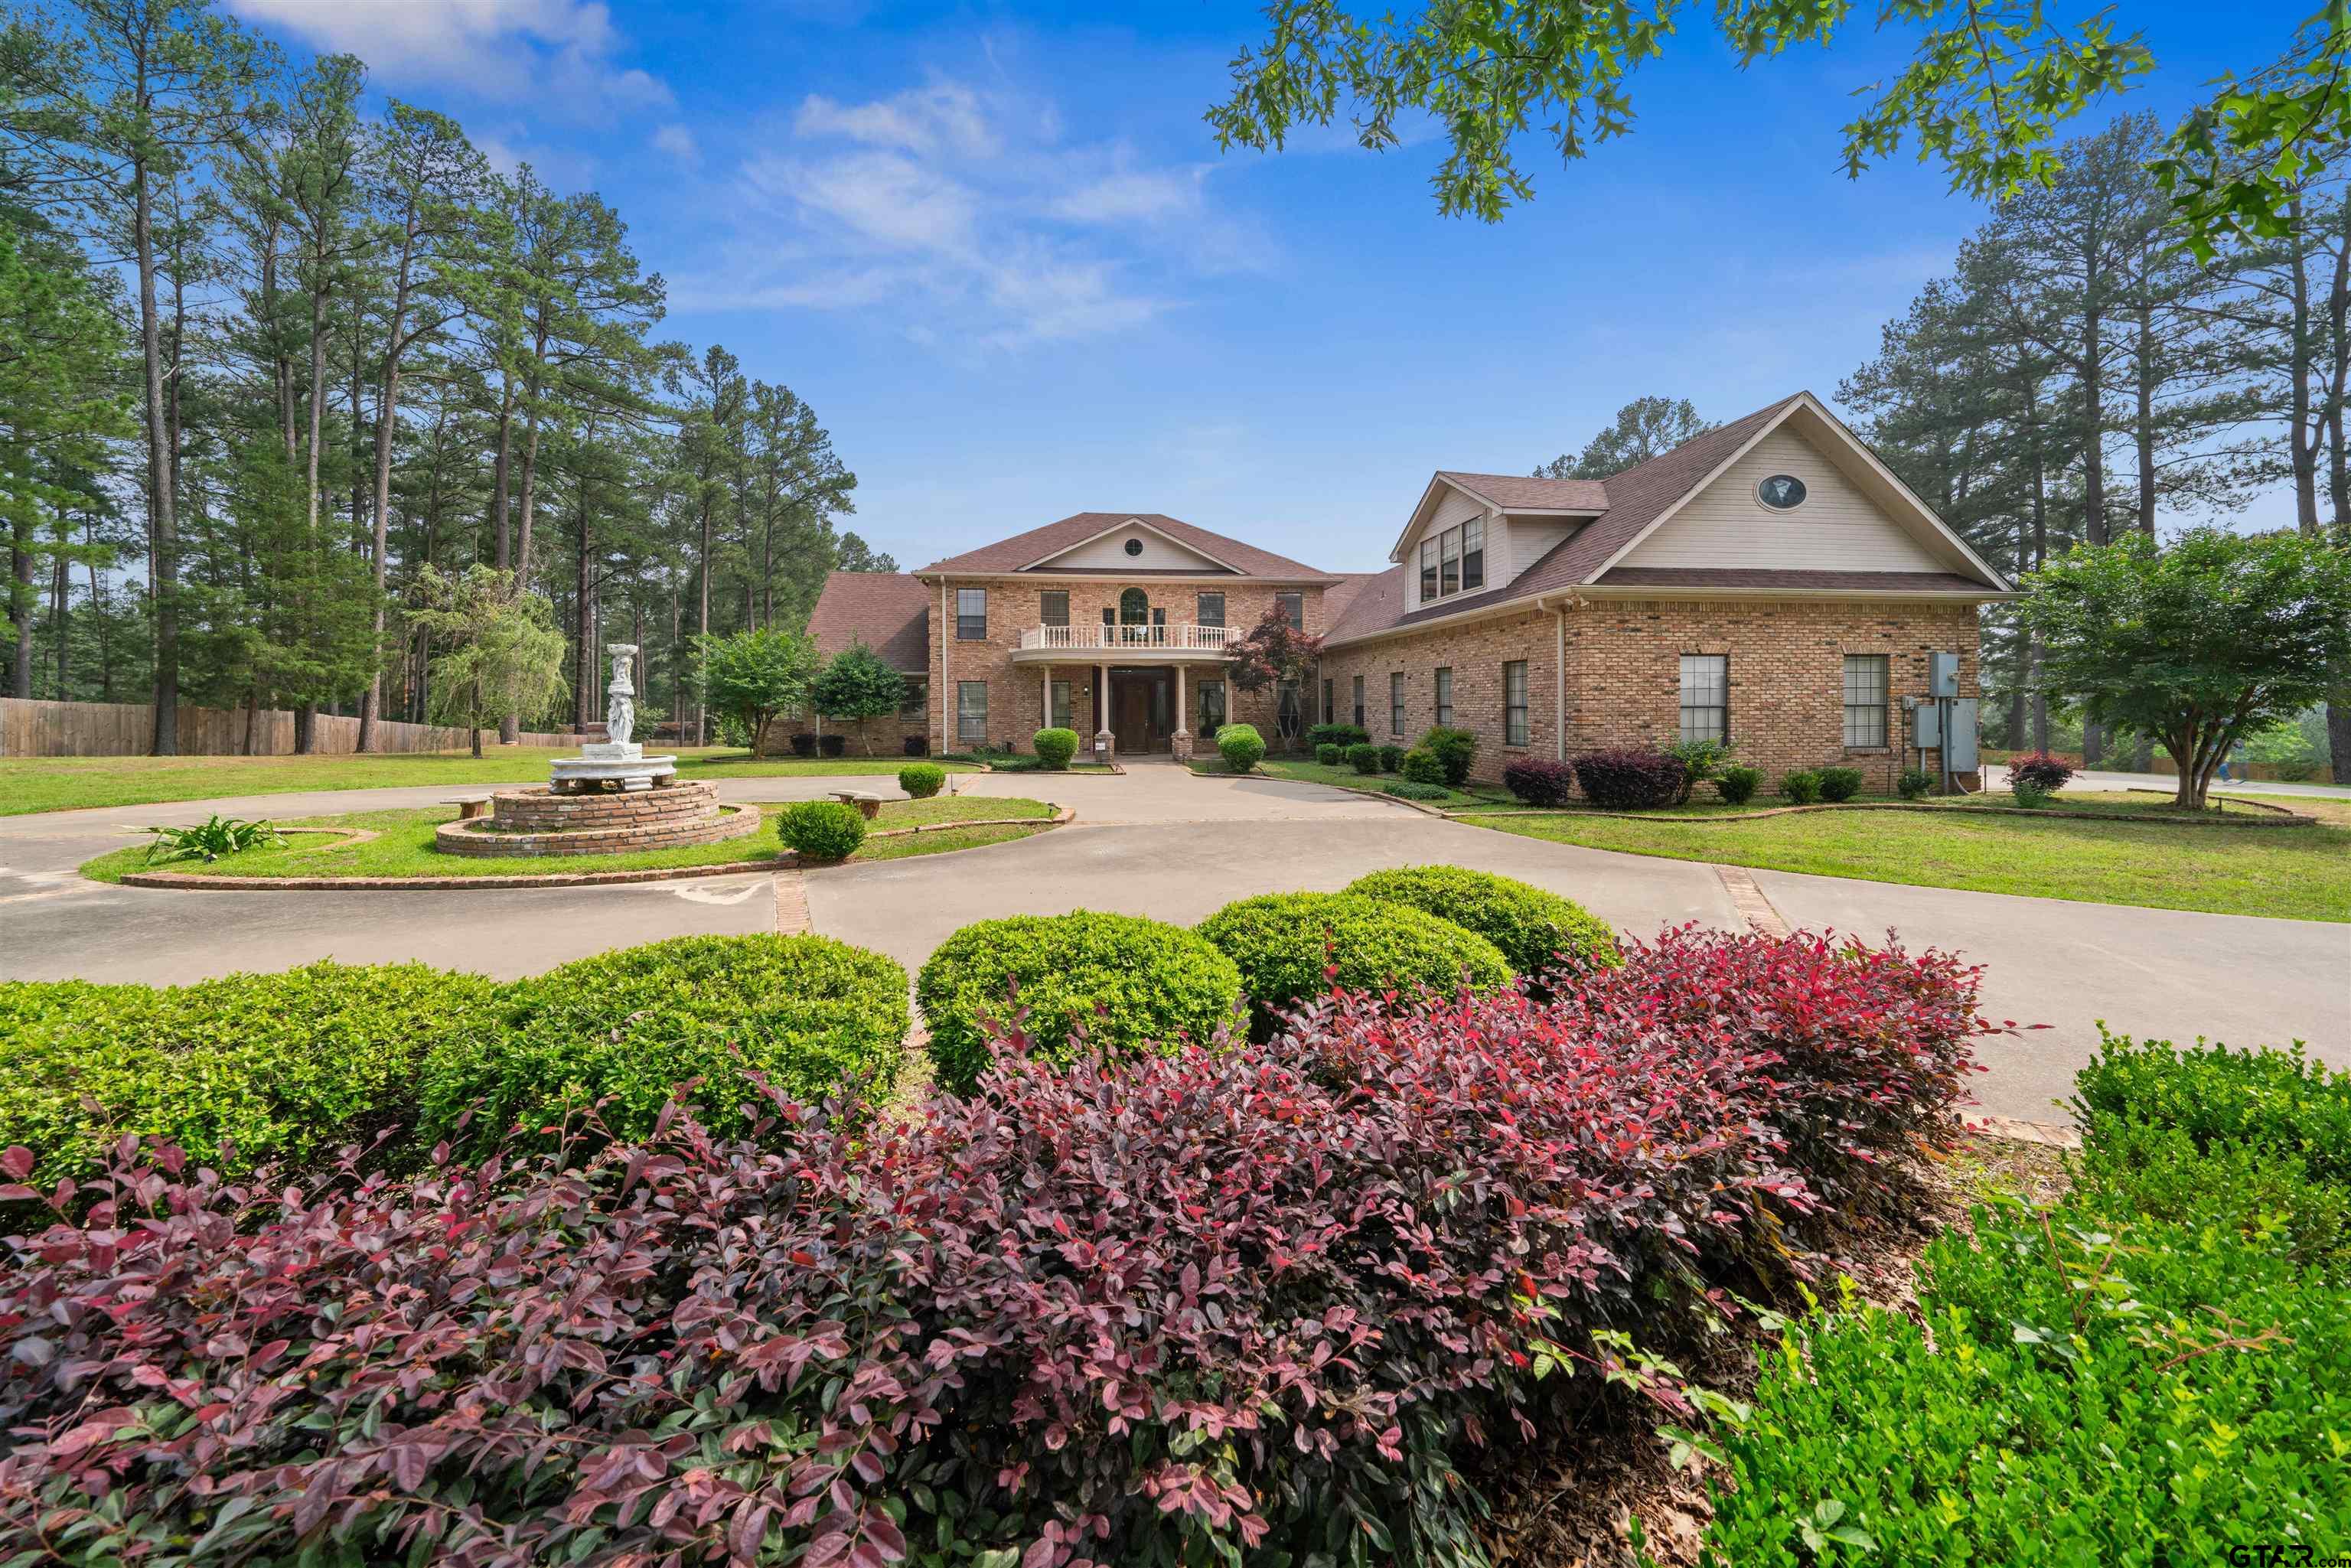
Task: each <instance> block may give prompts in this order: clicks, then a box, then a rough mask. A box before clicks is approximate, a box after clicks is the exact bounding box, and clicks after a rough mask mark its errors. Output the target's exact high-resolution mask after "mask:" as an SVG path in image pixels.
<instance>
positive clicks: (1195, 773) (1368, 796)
mask: <svg viewBox="0 0 2351 1568" xmlns="http://www.w3.org/2000/svg"><path fill="white" fill-rule="evenodd" d="M1184 771H1185V772H1186V773H1188V774H1190V775H1191V776H1192V777H1193V778H1195V779H1270V780H1272V781H1273V782H1274V783H1276V784H1311V785H1312V786H1313V787H1314V788H1315V789H1336V790H1338V791H1339V792H1340V793H1341V794H1343V795H1361V796H1362V797H1363V798H1364V800H1382V801H1385V802H1386V803H1387V804H1388V805H1391V806H1405V807H1409V808H1410V809H1411V810H1416V811H1418V812H1419V813H1420V814H1421V815H1422V816H1424V817H1449V816H1451V815H1453V813H1452V812H1451V811H1448V810H1446V809H1445V808H1444V807H1442V806H1435V805H1431V804H1430V803H1429V802H1427V801H1426V800H1405V798H1404V797H1403V796H1401V795H1391V794H1389V793H1388V792H1387V791H1386V790H1384V789H1364V788H1362V787H1361V786H1359V785H1354V784H1326V783H1324V782H1323V781H1322V779H1284V778H1283V777H1282V776H1281V775H1280V774H1279V773H1259V771H1257V770H1256V769H1255V768H1251V769H1250V770H1249V771H1248V772H1247V773H1203V772H1201V771H1200V770H1199V769H1198V768H1192V767H1188V766H1187V767H1186V768H1185V769H1184Z"/></svg>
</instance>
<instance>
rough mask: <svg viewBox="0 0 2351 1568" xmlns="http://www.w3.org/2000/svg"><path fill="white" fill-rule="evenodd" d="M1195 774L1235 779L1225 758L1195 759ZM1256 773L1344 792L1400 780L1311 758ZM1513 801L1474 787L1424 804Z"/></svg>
mask: <svg viewBox="0 0 2351 1568" xmlns="http://www.w3.org/2000/svg"><path fill="white" fill-rule="evenodd" d="M1192 771H1193V772H1195V773H1205V774H1209V775H1213V776H1217V777H1221V778H1230V777H1231V776H1232V774H1231V770H1230V769H1228V768H1226V767H1225V763H1224V759H1223V758H1220V757H1217V756H1214V755H1210V756H1207V757H1195V758H1192ZM1257 772H1258V773H1259V775H1262V776H1263V777H1265V778H1269V779H1298V780H1299V781H1300V782H1301V783H1306V784H1335V785H1337V786H1338V787H1339V788H1340V789H1379V788H1380V787H1381V786H1382V785H1385V784H1393V783H1395V781H1396V779H1397V777H1398V775H1396V774H1394V773H1358V772H1356V771H1355V770H1354V769H1353V768H1350V767H1348V766H1347V765H1346V764H1344V763H1341V764H1340V765H1339V766H1338V767H1336V768H1325V767H1323V766H1322V764H1321V763H1319V762H1316V761H1314V760H1313V759H1311V758H1307V759H1305V760H1301V759H1299V758H1293V757H1269V758H1266V759H1265V760H1264V761H1262V762H1260V763H1259V764H1258V765H1257ZM1509 801H1510V797H1509V796H1508V795H1506V794H1504V793H1502V792H1501V791H1500V790H1499V789H1487V788H1486V787H1484V786H1482V785H1474V784H1473V785H1472V786H1471V787H1470V788H1469V789H1466V790H1465V789H1447V791H1446V792H1445V798H1444V799H1443V800H1427V801H1424V802H1422V803H1423V804H1424V805H1430V806H1486V805H1495V804H1505V803H1508V802H1509Z"/></svg>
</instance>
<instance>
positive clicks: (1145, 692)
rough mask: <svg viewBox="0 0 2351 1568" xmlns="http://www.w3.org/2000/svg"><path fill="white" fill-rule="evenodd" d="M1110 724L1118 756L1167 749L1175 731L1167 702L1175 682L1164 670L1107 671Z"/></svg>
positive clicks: (1144, 753)
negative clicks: (1108, 675) (1109, 676)
mask: <svg viewBox="0 0 2351 1568" xmlns="http://www.w3.org/2000/svg"><path fill="white" fill-rule="evenodd" d="M1110 693H1111V702H1110V715H1111V717H1110V728H1111V733H1112V734H1113V735H1114V736H1116V737H1118V750H1119V755H1120V756H1122V757H1136V756H1144V755H1147V754H1149V753H1152V752H1155V751H1165V750H1166V749H1167V740H1168V737H1169V736H1171V735H1172V734H1174V733H1175V726H1174V724H1173V723H1172V722H1170V716H1169V706H1170V705H1171V704H1172V703H1173V702H1174V701H1175V685H1174V682H1173V680H1172V678H1171V677H1170V675H1169V674H1168V672H1166V671H1165V670H1119V671H1115V672H1113V674H1112V675H1111V682H1110Z"/></svg>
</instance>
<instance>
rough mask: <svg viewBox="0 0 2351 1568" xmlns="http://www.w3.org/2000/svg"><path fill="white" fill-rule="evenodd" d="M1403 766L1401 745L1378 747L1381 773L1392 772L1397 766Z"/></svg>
mask: <svg viewBox="0 0 2351 1568" xmlns="http://www.w3.org/2000/svg"><path fill="white" fill-rule="evenodd" d="M1403 766H1404V747H1401V746H1383V747H1380V771H1381V772H1383V773H1393V772H1395V770H1396V769H1397V768H1401V767H1403Z"/></svg>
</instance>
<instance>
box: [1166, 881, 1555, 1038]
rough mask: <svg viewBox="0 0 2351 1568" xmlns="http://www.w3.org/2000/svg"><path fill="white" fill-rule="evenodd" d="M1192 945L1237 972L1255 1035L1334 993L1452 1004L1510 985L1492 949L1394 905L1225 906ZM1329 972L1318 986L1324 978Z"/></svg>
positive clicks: (1319, 898) (1260, 902) (1329, 897)
mask: <svg viewBox="0 0 2351 1568" xmlns="http://www.w3.org/2000/svg"><path fill="white" fill-rule="evenodd" d="M1199 931H1200V935H1201V936H1205V937H1207V939H1208V940H1209V941H1210V942H1211V943H1213V944H1215V945H1216V946H1217V948H1218V950H1220V951H1221V952H1223V953H1224V955H1225V956H1227V957H1228V958H1230V959H1231V960H1232V961H1233V962H1234V963H1235V964H1237V965H1238V966H1239V967H1240V973H1241V989H1242V991H1243V993H1244V994H1245V995H1246V996H1247V997H1248V998H1249V1001H1250V1002H1251V1003H1253V1004H1254V1005H1255V1009H1256V1011H1255V1015H1254V1022H1253V1025H1252V1027H1253V1029H1254V1030H1255V1033H1256V1035H1257V1038H1259V1039H1260V1040H1262V1039H1264V1038H1266V1037H1267V1036H1268V1035H1269V1034H1270V1033H1271V1032H1272V1030H1273V1025H1274V1012H1275V1010H1276V1009H1283V1008H1287V1007H1289V1006H1290V1005H1292V1004H1293V1003H1296V1002H1298V1001H1300V1000H1301V999H1304V998H1310V997H1319V996H1321V995H1322V993H1323V992H1324V991H1325V990H1327V989H1328V988H1329V987H1330V985H1332V984H1337V985H1341V986H1344V987H1347V988H1350V989H1353V990H1364V991H1377V990H1382V989H1384V988H1387V987H1389V986H1395V987H1397V988H1401V989H1403V990H1405V991H1411V990H1413V989H1416V988H1420V987H1427V988H1431V989H1434V990H1437V991H1439V992H1442V993H1444V994H1446V995H1451V994H1452V993H1453V992H1454V991H1456V990H1457V989H1458V988H1460V987H1462V986H1463V985H1465V984H1466V985H1468V987H1469V988H1471V989H1473V990H1487V989H1491V988H1493V987H1496V986H1503V985H1508V984H1509V983H1510V963H1509V961H1508V960H1507V959H1505V958H1504V957H1503V956H1502V955H1501V953H1500V952H1499V951H1498V950H1497V949H1496V948H1495V946H1494V945H1493V944H1492V943H1491V942H1489V941H1487V940H1486V939H1485V938H1484V937H1483V936H1478V935H1477V934H1476V933H1474V932H1470V931H1467V930H1464V929H1463V928H1462V927H1460V926H1458V925H1454V924H1453V923H1452V922H1450V921H1447V920H1439V919H1438V918H1437V916H1435V915H1424V914H1422V913H1421V912H1420V911H1419V910H1417V909H1413V908H1409V907H1407V906H1405V905H1404V904H1385V903H1382V902H1381V901H1379V900H1377V899H1372V898H1364V897H1360V896H1357V895H1355V894H1341V893H1277V894H1266V895H1265V896H1263V897H1261V898H1244V899H1240V900H1238V901H1237V902H1235V903H1232V904H1226V905H1225V906H1224V907H1223V908H1222V909H1219V910H1218V911H1217V912H1216V913H1215V914H1214V915H1210V916H1208V918H1207V919H1206V920H1204V921H1202V922H1200V925H1199ZM1326 967H1332V968H1335V969H1336V971H1337V973H1336V976H1335V977H1333V979H1332V980H1329V981H1326V980H1325V978H1324V975H1323V971H1324V969H1325V968H1326Z"/></svg>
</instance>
